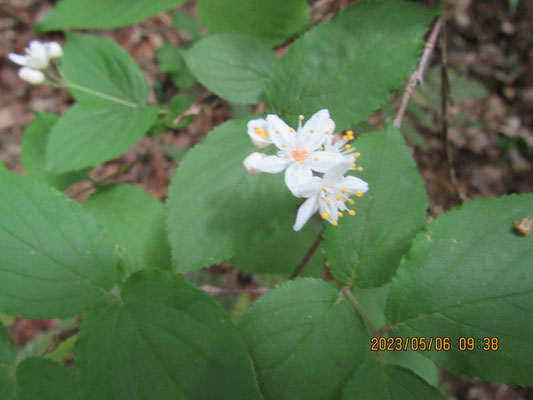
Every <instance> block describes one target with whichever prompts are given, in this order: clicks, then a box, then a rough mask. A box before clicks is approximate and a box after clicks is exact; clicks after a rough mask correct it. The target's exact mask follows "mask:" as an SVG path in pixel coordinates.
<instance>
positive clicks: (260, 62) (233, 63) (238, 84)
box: [184, 33, 277, 104]
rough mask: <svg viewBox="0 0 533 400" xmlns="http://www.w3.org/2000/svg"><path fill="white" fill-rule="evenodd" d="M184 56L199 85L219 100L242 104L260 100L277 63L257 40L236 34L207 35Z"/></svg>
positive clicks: (266, 47)
mask: <svg viewBox="0 0 533 400" xmlns="http://www.w3.org/2000/svg"><path fill="white" fill-rule="evenodd" d="M184 57H185V61H186V62H187V65H188V66H189V68H190V70H191V72H192V73H193V74H194V75H195V76H196V78H198V80H199V81H200V83H201V84H202V85H204V86H205V87H207V88H208V89H209V90H211V91H212V92H213V93H215V94H217V95H218V96H220V97H222V98H225V99H227V100H229V101H233V102H235V103H245V104H248V103H249V104H253V103H257V102H258V101H259V97H260V95H261V93H262V92H263V90H264V88H265V84H266V82H267V80H268V77H269V74H270V71H271V69H272V67H273V66H274V65H275V64H276V61H277V57H276V55H275V54H274V52H273V51H272V50H270V48H269V47H268V46H267V45H265V44H263V43H262V42H261V41H260V40H258V39H255V38H253V37H251V36H247V35H241V34H236V33H223V34H219V35H213V36H209V37H207V38H205V39H203V40H201V41H200V42H198V43H197V44H195V45H194V46H193V47H192V48H191V49H190V50H188V51H187V52H185V53H184Z"/></svg>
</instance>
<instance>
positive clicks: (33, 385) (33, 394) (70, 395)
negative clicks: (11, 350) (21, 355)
mask: <svg viewBox="0 0 533 400" xmlns="http://www.w3.org/2000/svg"><path fill="white" fill-rule="evenodd" d="M17 384H18V390H19V393H20V398H21V400H76V399H78V392H77V387H76V384H75V382H74V374H73V373H72V371H71V370H70V369H69V368H67V367H66V366H64V365H61V364H59V363H57V362H55V361H52V360H48V359H46V358H28V359H26V360H24V361H22V362H21V363H20V364H19V365H18V366H17Z"/></svg>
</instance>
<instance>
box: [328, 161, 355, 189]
mask: <svg viewBox="0 0 533 400" xmlns="http://www.w3.org/2000/svg"><path fill="white" fill-rule="evenodd" d="M351 165H352V161H347V160H346V158H344V161H342V162H340V163H338V164H336V165H334V166H333V167H331V168H330V169H328V170H327V171H326V173H325V174H324V181H325V182H327V183H328V184H329V185H333V184H335V183H336V182H338V181H339V180H341V179H342V176H343V175H344V174H345V173H346V171H348V169H349V168H350V166H351Z"/></svg>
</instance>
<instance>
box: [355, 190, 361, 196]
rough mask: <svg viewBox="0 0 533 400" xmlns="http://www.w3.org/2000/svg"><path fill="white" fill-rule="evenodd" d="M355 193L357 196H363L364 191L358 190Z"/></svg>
mask: <svg viewBox="0 0 533 400" xmlns="http://www.w3.org/2000/svg"><path fill="white" fill-rule="evenodd" d="M355 195H356V196H357V197H363V192H361V191H357V192H355Z"/></svg>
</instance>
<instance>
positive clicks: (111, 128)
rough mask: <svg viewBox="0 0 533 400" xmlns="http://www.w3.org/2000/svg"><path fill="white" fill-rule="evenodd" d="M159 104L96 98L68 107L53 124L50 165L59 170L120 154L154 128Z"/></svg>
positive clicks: (48, 161) (76, 168)
mask: <svg viewBox="0 0 533 400" xmlns="http://www.w3.org/2000/svg"><path fill="white" fill-rule="evenodd" d="M156 119H157V108H155V107H152V106H138V107H128V106H124V105H121V104H117V103H113V102H109V101H102V100H93V101H88V100H86V101H83V102H81V103H78V104H76V105H75V106H74V107H72V108H71V109H70V110H68V111H67V113H66V114H65V115H63V117H61V118H60V119H59V120H58V121H57V122H56V123H55V124H54V126H53V127H52V132H51V134H50V138H49V140H48V146H47V150H46V169H47V170H48V171H51V172H55V173H62V172H67V171H72V170H79V169H82V168H86V167H92V166H94V165H97V164H99V163H102V162H105V161H109V160H111V159H113V158H115V157H118V156H120V155H121V154H122V153H124V152H125V151H126V150H128V149H129V148H130V147H131V146H132V145H133V144H134V143H135V142H136V141H137V140H139V139H140V138H141V137H142V136H143V135H144V134H145V133H146V132H147V131H148V129H150V127H151V126H152V124H153V123H154V122H155V121H156Z"/></svg>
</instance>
